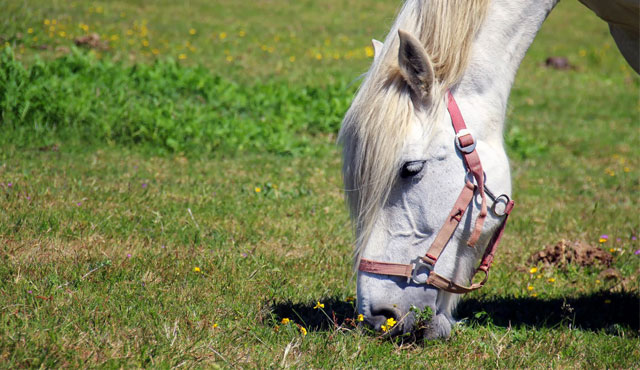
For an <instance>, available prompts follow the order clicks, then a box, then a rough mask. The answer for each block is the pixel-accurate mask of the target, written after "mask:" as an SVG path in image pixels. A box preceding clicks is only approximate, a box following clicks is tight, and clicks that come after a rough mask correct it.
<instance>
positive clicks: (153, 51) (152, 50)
mask: <svg viewBox="0 0 640 370" xmlns="http://www.w3.org/2000/svg"><path fill="white" fill-rule="evenodd" d="M151 52H152V53H153V55H158V54H160V50H158V49H151Z"/></svg>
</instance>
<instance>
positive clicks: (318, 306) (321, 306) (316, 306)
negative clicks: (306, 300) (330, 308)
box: [313, 301, 324, 310]
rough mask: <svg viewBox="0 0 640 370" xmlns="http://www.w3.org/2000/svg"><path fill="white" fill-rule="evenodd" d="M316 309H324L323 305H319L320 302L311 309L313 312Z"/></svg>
mask: <svg viewBox="0 0 640 370" xmlns="http://www.w3.org/2000/svg"><path fill="white" fill-rule="evenodd" d="M318 308H324V303H320V301H318V303H316V305H315V307H313V309H314V310H317V309H318Z"/></svg>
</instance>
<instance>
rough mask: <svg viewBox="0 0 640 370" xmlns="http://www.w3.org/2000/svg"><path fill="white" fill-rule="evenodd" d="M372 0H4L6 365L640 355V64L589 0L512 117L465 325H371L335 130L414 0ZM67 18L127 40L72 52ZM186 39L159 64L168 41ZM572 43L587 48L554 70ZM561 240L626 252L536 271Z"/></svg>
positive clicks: (566, 6) (618, 363) (562, 362)
mask: <svg viewBox="0 0 640 370" xmlns="http://www.w3.org/2000/svg"><path fill="white" fill-rule="evenodd" d="M369 3H370V2H364V1H356V2H353V3H350V6H353V9H355V10H354V11H353V13H352V11H351V10H349V11H347V10H345V9H343V8H341V7H342V6H344V5H342V4H341V3H339V2H333V1H330V2H324V3H322V4H324V5H319V3H306V2H300V3H299V4H298V3H296V4H297V5H287V4H285V3H284V2H279V1H273V2H260V3H255V4H254V3H246V4H245V3H237V2H234V3H233V4H231V3H230V2H229V4H227V3H225V2H216V3H215V4H211V3H210V2H200V1H195V2H190V3H189V5H184V6H175V5H172V4H173V3H168V2H167V3H161V2H156V3H155V4H154V5H143V4H142V3H131V2H128V3H126V4H125V3H122V2H95V3H86V4H85V3H80V2H78V3H66V2H55V1H54V2H46V3H45V2H40V1H35V0H34V1H31V2H2V1H1V0H0V14H2V15H1V16H0V37H2V38H3V42H8V43H9V44H10V46H11V48H12V50H13V52H14V55H15V58H16V59H17V60H18V61H19V62H20V63H19V64H16V63H13V62H7V60H9V59H7V58H8V56H7V55H8V54H6V51H5V54H4V56H3V58H5V59H3V63H2V68H1V70H2V71H3V73H4V74H2V75H0V81H13V82H12V83H8V82H4V83H3V84H2V85H0V91H3V94H2V95H1V96H0V99H1V100H0V103H1V107H2V108H1V109H2V117H3V118H2V122H1V123H0V124H1V125H2V126H0V130H1V132H0V134H1V135H0V136H2V138H1V139H0V209H1V210H2V211H0V261H1V262H0V364H1V365H0V367H6V368H14V367H18V366H20V367H40V366H45V367H54V366H55V367H60V366H68V367H71V366H73V367H87V366H101V367H142V366H145V367H172V366H198V367H218V366H219V367H259V368H265V367H279V366H292V367H314V368H318V367H326V368H329V367H339V368H340V367H349V368H351V367H375V368H386V367H394V368H396V367H436V366H441V367H446V368H469V367H501V368H521V367H549V366H551V367H561V368H564V367H572V368H573V367H582V368H587V367H593V364H598V365H599V366H600V367H614V368H632V367H635V366H637V363H638V362H640V350H639V349H638V346H637V343H638V335H639V330H640V325H639V324H638V309H639V308H638V304H639V302H640V296H639V295H638V291H639V288H640V286H639V284H640V281H639V276H640V256H637V255H635V254H634V252H635V251H636V250H638V249H640V244H639V242H638V241H637V240H632V237H634V236H638V234H639V233H640V225H639V223H638V217H637V206H638V203H637V199H638V195H639V194H638V193H639V191H638V190H639V183H638V165H639V163H638V161H639V159H640V156H639V154H640V153H639V152H638V149H637V148H638V135H637V133H638V128H639V127H638V125H639V122H640V110H639V108H638V107H639V105H638V88H639V86H640V84H639V79H638V77H637V76H635V75H631V73H632V72H631V70H630V69H629V68H628V67H626V66H625V62H624V60H623V59H622V58H621V57H620V56H619V55H618V53H617V51H616V50H615V46H614V44H613V42H612V41H611V39H610V38H609V36H608V32H607V30H606V26H605V25H604V24H603V23H600V22H598V21H597V20H596V19H595V18H594V17H593V16H592V15H591V14H589V13H588V12H587V10H585V9H583V8H581V6H580V5H579V4H578V3H577V2H574V3H569V2H562V3H561V4H560V5H559V7H558V9H556V10H555V11H554V13H552V15H551V18H550V19H549V20H548V22H547V23H546V24H545V26H544V27H543V29H542V31H541V33H540V35H539V37H538V39H537V40H536V41H535V42H534V44H533V45H532V47H531V49H530V51H529V54H528V56H527V57H526V58H525V61H524V62H523V65H522V68H521V69H520V72H519V74H518V77H517V80H516V84H515V86H514V89H513V93H512V96H511V100H510V105H509V110H508V114H507V132H506V133H505V134H506V141H507V144H508V151H509V155H510V158H511V160H512V169H513V180H514V194H515V199H516V200H517V202H518V204H517V208H516V210H515V211H514V214H513V216H512V217H511V219H510V224H509V226H508V228H507V231H506V234H505V237H504V239H503V242H502V243H501V246H500V251H499V252H498V255H497V258H496V263H495V264H494V267H493V269H492V272H491V277H490V280H489V282H488V284H487V285H486V286H485V287H484V288H483V289H482V290H480V291H478V292H475V293H472V294H469V295H467V296H466V297H465V299H464V301H463V302H462V304H461V306H460V310H459V314H460V318H462V319H463V321H462V323H461V324H460V325H458V326H456V327H455V328H454V330H453V333H452V337H451V339H449V340H446V341H436V342H427V343H422V342H411V341H406V340H405V341H404V342H402V341H389V340H386V339H383V338H379V337H377V336H376V335H374V334H372V333H369V332H367V330H365V329H364V328H359V327H354V326H353V325H352V322H353V321H351V320H353V318H355V317H356V312H354V308H353V307H354V303H353V302H351V301H350V299H348V297H350V296H352V295H353V294H354V286H353V281H352V280H351V261H350V253H351V243H352V235H351V233H350V226H349V222H348V216H347V213H346V208H345V206H344V201H343V199H342V191H341V187H342V184H341V179H340V174H339V169H340V157H339V148H336V147H335V146H334V145H333V142H334V140H335V133H336V130H337V124H338V123H339V119H340V116H341V114H342V112H341V110H344V109H346V104H348V101H349V99H350V96H351V94H352V92H353V89H354V88H355V86H350V87H349V86H348V84H349V83H350V82H351V81H353V80H354V79H355V78H356V77H357V76H358V75H359V74H360V73H362V72H363V71H364V69H365V68H366V64H367V63H368V62H369V61H370V60H369V59H367V58H366V54H364V53H365V51H364V49H363V48H364V47H365V46H366V45H367V43H368V39H369V38H371V37H378V38H381V37H382V36H383V35H384V33H385V31H386V30H387V28H388V26H389V24H390V22H391V21H392V19H393V12H394V10H395V8H396V7H397V5H398V4H396V3H390V4H387V3H386V2H385V3H383V2H379V3H374V4H373V5H371V4H369ZM98 7H102V11H101V12H97V11H96V10H97V8H98ZM5 9H6V10H7V11H4V10H5ZM91 9H93V10H91ZM350 9H351V8H350ZM123 12H124V16H121V13H123ZM353 14H356V15H355V16H354V15H353ZM360 14H362V15H360ZM44 19H49V21H50V22H51V20H52V19H56V20H57V22H56V23H57V24H66V25H67V26H66V27H68V28H66V31H65V32H66V33H67V34H70V35H73V36H77V35H79V34H80V33H84V31H82V30H81V29H80V28H75V27H77V23H80V22H82V23H83V24H88V25H89V26H90V30H91V31H93V30H95V31H97V32H98V33H100V34H105V35H108V36H109V37H110V35H113V34H117V35H119V40H120V41H119V43H118V44H113V45H112V47H111V49H110V50H108V51H100V52H96V51H94V52H90V53H86V52H82V51H73V50H72V40H70V39H68V38H66V37H65V38H62V37H59V36H55V35H54V36H55V37H52V38H49V36H48V33H45V31H44V30H43V27H42V25H43V20H44ZM144 19H147V23H146V24H147V28H148V31H147V34H148V36H149V40H148V41H149V42H150V46H149V47H145V46H143V45H141V44H140V42H141V40H140V32H141V28H140V27H139V28H138V29H137V30H136V32H137V33H136V35H135V38H134V37H132V39H134V40H136V43H134V45H132V46H131V45H129V44H128V41H127V35H126V31H127V29H132V30H133V28H132V27H133V25H134V23H135V22H139V23H138V24H140V25H141V24H142V23H141V22H142V20H144ZM568 23H570V24H572V25H575V26H572V27H570V28H567V27H566V24H568ZM73 25H76V26H73ZM72 26H73V27H74V28H73V30H72ZM28 28H33V29H34V33H32V34H29V33H28ZM191 28H194V29H196V34H195V35H189V29H191ZM241 30H244V31H245V36H244V37H240V36H239V34H238V33H239V32H240V31H241ZM292 30H293V31H294V32H295V34H296V38H295V39H294V38H292V37H285V36H284V35H288V34H289V32H291V31H292ZM80 31H82V32H80ZM56 32H59V29H58V28H56ZM220 32H226V33H227V37H225V38H224V39H220V37H219V35H220ZM18 33H21V34H22V35H21V36H18ZM213 33H216V34H217V37H218V38H217V39H215V38H212V37H211V35H212V34H213ZM27 35H33V36H31V37H39V40H40V41H38V43H41V42H42V43H45V44H46V45H47V46H48V48H47V49H43V50H41V49H39V48H38V47H36V44H35V42H33V39H31V41H29V40H28V39H27ZM276 35H280V39H279V41H278V43H277V44H275V43H274V45H278V47H275V46H274V50H273V51H272V52H271V53H269V51H268V50H267V51H264V52H263V51H262V50H261V48H260V46H261V45H271V44H268V41H269V40H273V38H274V36H276ZM340 35H346V36H348V40H346V41H340V40H341V39H340ZM559 35H562V37H560V36H559ZM190 37H191V38H190ZM327 38H329V39H330V41H329V43H328V45H327V44H325V40H326V39H327ZM163 39H166V40H167V43H168V45H169V47H167V49H166V50H165V49H162V52H161V53H160V56H159V57H158V58H159V59H160V60H159V61H157V62H156V61H155V59H156V57H154V56H153V54H151V55H145V52H146V53H150V50H147V49H148V48H153V47H157V46H156V44H155V42H156V40H160V41H161V40H163ZM45 40H46V41H45ZM185 40H192V41H190V42H191V44H192V45H195V48H196V51H194V52H192V51H190V50H189V49H188V48H187V49H184V48H182V49H180V48H179V46H180V45H182V44H183V43H184V41H185ZM152 41H153V42H152ZM234 41H237V43H235V42H234ZM159 45H161V46H162V45H163V44H162V43H160V44H159ZM60 47H68V48H69V52H67V51H66V50H65V49H63V48H60ZM313 47H316V48H318V50H322V51H321V53H322V54H323V58H322V59H321V60H318V59H316V58H315V56H314V55H313V54H309V55H307V50H309V49H311V48H313ZM56 48H58V51H56ZM331 48H335V50H336V53H338V54H339V55H340V57H341V59H337V60H334V59H333V58H331V59H328V58H325V57H324V55H328V54H327V53H329V50H331ZM356 48H358V50H361V51H362V53H363V54H361V56H360V57H355V54H353V56H352V58H350V59H348V60H347V59H346V55H347V53H348V52H349V51H350V50H355V49H356ZM227 49H228V50H229V52H230V55H233V56H234V58H233V59H232V61H231V62H228V61H227V60H226V53H225V50H227ZM178 52H179V53H185V54H187V58H186V59H178V55H179V54H177V53H178ZM291 54H293V55H295V56H296V59H295V62H293V63H291V62H289V63H291V64H286V63H287V62H288V60H289V59H288V58H289V57H290V56H291ZM131 55H133V58H131V57H130V56H131ZM549 55H560V56H566V57H568V58H569V60H570V62H571V63H572V64H573V65H574V66H575V68H574V69H573V70H570V71H557V70H551V69H546V68H544V67H542V66H541V64H542V63H543V62H544V59H545V58H546V57H547V56H549ZM57 56H60V57H62V58H61V59H56V57H57ZM342 56H345V57H344V58H343V57H342ZM169 57H173V58H169ZM38 59H41V61H38ZM138 62H142V63H141V64H136V63H138ZM279 63H280V64H281V65H282V68H281V70H280V71H279V72H278V71H277V66H278V64H279ZM22 65H25V66H27V69H26V70H25V69H21V68H22ZM204 68H207V69H208V70H209V71H205V70H204ZM9 70H11V71H12V72H11V73H13V74H11V73H7V72H6V71H9ZM9 75H11V76H13V77H11V78H7V77H6V76H9ZM219 76H221V77H219ZM12 84H14V85H15V86H14V85H12ZM95 85H98V86H101V87H103V88H101V89H100V95H99V96H97V95H98V94H96V90H95V89H94V88H91V86H95ZM356 85H357V83H356ZM7 91H9V92H10V93H7ZM27 101H29V102H31V103H29V105H30V107H29V108H28V109H26V108H25V105H26V102H27ZM326 101H328V103H327V102H326ZM221 107H223V109H222V108H221ZM24 112H26V113H24ZM298 116H300V117H304V118H302V119H299V120H297V119H296V117H298ZM168 117H171V119H169V118H168ZM262 117H264V118H265V119H264V120H262V119H261V118H262ZM234 123H238V125H237V126H235V125H234ZM169 125H171V126H169ZM240 125H241V126H240ZM189 128H191V132H188V129H189ZM143 129H144V130H146V132H138V131H141V130H143ZM216 129H219V130H222V131H221V132H223V133H224V134H221V133H220V132H218V133H216V132H215V130H216ZM38 130H39V131H38ZM136 130H137V131H136ZM210 130H213V131H210ZM244 130H247V131H248V132H249V136H248V137H244V138H243V135H244V134H245V131H244ZM194 132H195V133H194ZM222 135H224V136H222ZM168 138H173V139H174V140H175V142H176V143H177V144H176V145H177V146H175V145H171V144H170V143H169V141H168ZM196 139H197V140H196ZM243 140H244V141H243ZM241 145H242V147H241ZM283 153H286V154H287V155H282V154H283ZM601 234H608V235H609V240H608V241H607V242H606V243H602V244H600V243H599V242H598V239H599V238H600V235H601ZM561 239H566V240H580V241H583V242H586V243H589V244H592V245H599V246H600V247H601V248H604V249H605V250H609V249H612V250H613V252H612V254H613V264H612V266H611V267H612V268H615V269H616V270H617V271H618V272H619V273H620V278H619V279H612V280H611V279H605V278H604V277H603V275H601V273H602V272H603V270H604V269H605V267H603V266H598V265H595V266H590V267H584V268H580V267H576V266H569V267H568V268H566V269H561V268H556V267H546V266H537V268H538V271H537V272H535V273H531V272H530V269H531V268H532V267H534V266H532V265H531V264H530V263H529V262H528V257H529V256H530V255H531V254H532V253H534V252H536V251H538V250H539V249H541V248H542V247H544V246H546V245H550V244H554V243H556V242H558V241H559V240H561ZM618 239H619V240H618ZM195 267H198V268H199V269H200V271H199V272H196V271H194V268H195ZM529 287H531V288H533V289H530V288H529ZM318 301H320V302H323V303H324V304H325V308H324V309H323V310H318V309H314V308H313V307H314V306H315V305H316V302H318ZM334 314H335V319H334ZM283 318H289V319H290V320H291V322H290V323H289V324H282V323H281V320H282V319H283ZM214 326H215V327H214ZM300 327H304V328H305V330H307V332H308V334H307V335H306V336H304V335H302V333H301V329H300Z"/></svg>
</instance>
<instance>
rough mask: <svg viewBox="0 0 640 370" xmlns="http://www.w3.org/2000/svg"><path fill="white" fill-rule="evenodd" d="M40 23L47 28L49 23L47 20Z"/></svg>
mask: <svg viewBox="0 0 640 370" xmlns="http://www.w3.org/2000/svg"><path fill="white" fill-rule="evenodd" d="M42 23H44V25H45V26H48V25H49V23H50V22H49V20H48V19H45V20H44V21H43V22H42Z"/></svg>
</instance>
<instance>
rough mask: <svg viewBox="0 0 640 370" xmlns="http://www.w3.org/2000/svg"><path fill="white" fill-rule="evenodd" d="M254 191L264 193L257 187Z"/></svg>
mask: <svg viewBox="0 0 640 370" xmlns="http://www.w3.org/2000/svg"><path fill="white" fill-rule="evenodd" d="M253 191H255V192H256V193H259V192H261V191H262V189H260V188H259V187H257V186H256V188H255V189H253Z"/></svg>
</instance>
